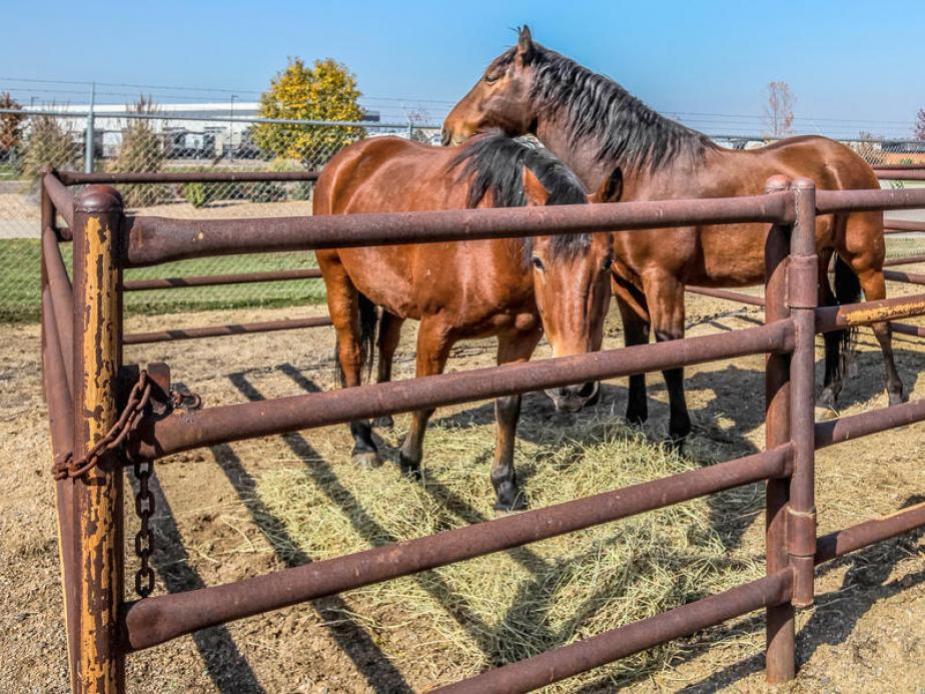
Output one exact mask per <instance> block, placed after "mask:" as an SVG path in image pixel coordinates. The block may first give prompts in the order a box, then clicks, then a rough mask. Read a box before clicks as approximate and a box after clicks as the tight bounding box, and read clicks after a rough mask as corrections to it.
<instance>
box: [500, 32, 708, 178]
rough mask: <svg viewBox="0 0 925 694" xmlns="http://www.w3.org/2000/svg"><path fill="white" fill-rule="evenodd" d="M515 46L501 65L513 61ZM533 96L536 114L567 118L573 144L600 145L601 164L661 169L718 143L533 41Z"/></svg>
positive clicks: (695, 157)
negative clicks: (678, 159) (582, 141)
mask: <svg viewBox="0 0 925 694" xmlns="http://www.w3.org/2000/svg"><path fill="white" fill-rule="evenodd" d="M515 53H516V49H515V48H511V49H510V50H508V51H507V52H506V53H504V54H503V55H501V56H500V57H499V58H498V59H497V61H496V65H498V66H500V64H502V63H508V64H509V63H510V62H511V61H513V60H514V56H515ZM528 60H529V64H530V65H532V66H533V67H534V70H535V72H534V78H533V84H532V86H531V94H530V96H531V98H532V99H533V102H534V105H535V108H536V109H537V112H540V113H544V112H545V113H546V114H548V115H552V116H555V115H562V114H563V113H564V114H565V115H566V117H565V118H562V119H561V122H562V125H563V126H564V127H565V128H567V129H568V137H569V139H570V140H571V144H573V145H575V144H577V143H578V141H580V140H590V141H592V142H596V143H597V144H598V147H599V149H598V152H597V157H598V159H599V160H605V159H606V160H612V161H614V162H616V164H618V165H619V166H620V167H621V168H622V169H623V170H624V171H627V170H633V169H641V168H648V169H649V171H653V172H654V171H657V170H659V169H660V168H662V167H664V166H665V165H666V164H668V163H669V162H671V161H672V160H674V159H676V158H678V157H684V156H686V157H688V158H689V159H690V160H691V161H694V162H696V161H697V160H699V159H700V158H701V157H702V156H703V153H704V152H705V151H706V150H707V149H712V148H714V147H715V145H714V144H713V143H712V142H711V141H710V139H709V138H708V137H707V136H706V135H704V134H703V133H699V132H697V131H696V130H692V129H691V128H688V127H687V126H684V125H681V124H680V123H678V122H676V121H673V120H671V119H670V118H666V117H665V116H662V115H661V114H659V113H657V112H656V111H654V110H652V109H651V108H649V107H648V106H646V105H645V104H644V103H643V102H642V101H640V100H639V99H637V98H636V97H634V96H633V95H632V94H630V93H629V92H628V91H626V90H625V89H624V88H623V87H621V86H620V85H619V84H617V83H616V82H614V81H613V80H612V79H610V78H609V77H605V76H604V75H599V74H597V73H595V72H592V71H591V70H589V69H588V68H586V67H584V66H582V65H579V64H578V63H576V62H575V61H574V60H571V59H569V58H566V57H565V56H563V55H560V54H559V53H556V52H555V51H553V50H550V49H548V48H545V47H543V46H541V45H540V44H538V43H533V45H532V50H531V51H530V53H529V57H528Z"/></svg>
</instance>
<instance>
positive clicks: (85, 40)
mask: <svg viewBox="0 0 925 694" xmlns="http://www.w3.org/2000/svg"><path fill="white" fill-rule="evenodd" d="M16 4H17V7H16V9H15V11H13V12H6V13H4V24H5V26H4V31H3V35H4V38H3V41H0V89H5V88H15V89H19V90H20V91H18V92H16V94H17V95H19V96H26V98H27V100H28V96H29V95H30V92H29V90H30V89H31V90H33V92H34V90H37V89H40V88H43V87H42V85H39V84H35V83H33V84H28V83H21V82H13V81H10V79H9V78H32V79H50V80H90V79H92V80H97V81H100V82H113V83H130V84H146V85H165V86H169V87H192V88H197V89H198V90H199V91H197V89H193V90H190V91H186V90H180V89H174V90H172V91H166V90H162V93H163V94H164V95H165V98H167V99H172V100H174V101H177V100H180V98H181V97H185V96H186V95H190V96H192V97H195V98H197V99H199V98H201V97H202V96H205V95H207V93H206V92H204V91H201V90H203V89H205V88H226V89H231V90H234V91H235V92H236V93H239V97H240V98H241V99H242V100H249V99H254V98H256V92H258V91H259V90H261V89H263V88H264V87H265V86H266V84H267V83H268V81H269V80H270V78H271V77H272V76H273V75H274V74H275V73H276V72H277V71H278V70H280V69H281V68H282V67H284V66H285V64H286V59H287V57H288V56H291V55H299V56H302V57H304V58H306V59H313V58H316V57H327V56H330V57H333V58H336V59H337V60H340V61H342V62H344V63H346V64H347V65H348V66H349V67H350V68H351V69H352V70H353V71H354V72H355V73H356V75H357V77H358V80H359V85H360V88H361V89H362V91H363V92H364V94H366V95H367V96H368V97H370V102H369V103H370V104H371V105H372V106H374V107H376V108H379V109H381V110H382V111H383V113H384V114H388V115H391V114H395V115H400V113H401V112H402V110H403V109H408V108H418V109H424V110H426V111H427V112H428V114H429V115H431V116H432V117H433V118H439V117H440V116H442V115H443V114H444V113H445V111H446V109H447V107H448V102H452V101H454V100H455V99H457V98H458V97H460V96H461V95H462V94H464V93H465V91H466V90H467V89H468V88H469V86H470V85H471V84H472V83H473V81H474V80H475V79H476V78H477V77H478V76H479V74H480V73H481V71H482V69H483V68H484V66H485V65H486V64H487V62H488V61H489V60H490V59H491V58H492V57H494V56H495V55H496V54H498V53H499V52H500V51H502V50H503V49H504V48H505V47H506V46H508V45H510V44H511V43H512V42H513V40H514V34H513V33H512V31H511V29H512V28H513V27H515V26H516V25H519V24H522V23H524V22H526V23H529V25H530V26H531V28H532V29H533V32H534V37H535V38H536V39H537V40H538V41H540V42H541V43H544V44H545V45H547V46H549V47H551V48H555V49H556V50H558V51H560V52H562V53H565V54H566V55H569V56H571V57H572V58H574V59H576V60H578V61H579V62H581V63H583V64H585V65H587V66H588V67H591V68H592V69H594V70H596V71H599V72H603V73H605V74H607V75H609V76H611V77H613V78H614V79H616V80H617V81H618V82H620V83H621V84H623V85H624V86H625V87H626V88H628V89H629V90H630V91H631V92H633V93H634V94H636V95H637V96H639V97H641V98H642V99H644V100H645V101H646V102H648V103H649V104H650V105H652V106H653V107H655V108H657V109H659V110H662V111H666V112H672V113H681V114H682V119H683V120H685V121H686V122H688V123H689V124H691V125H693V126H695V127H700V128H701V129H705V130H708V131H711V132H717V131H718V130H721V129H722V126H723V125H724V124H726V123H728V124H730V125H732V124H737V128H736V129H737V130H739V131H741V130H742V127H741V126H742V125H743V124H746V125H747V124H748V123H750V122H755V123H756V124H757V123H759V121H758V120H757V117H759V116H760V115H761V113H762V107H763V103H764V93H765V85H766V84H767V82H768V81H770V80H785V81H787V82H789V83H790V85H791V87H792V89H793V91H794V93H795V94H796V95H797V98H798V101H797V104H796V108H795V111H796V114H797V116H798V117H801V118H803V119H804V120H801V121H800V125H801V129H802V130H823V131H830V132H837V133H838V134H844V135H849V134H854V133H856V132H857V131H858V130H861V129H864V130H874V131H877V132H879V133H889V134H896V133H900V132H905V131H908V127H909V125H907V124H911V121H912V118H913V115H914V113H915V111H916V110H917V109H918V108H919V107H921V106H923V105H925V88H923V87H925V71H923V70H922V65H925V41H923V30H925V3H922V2H904V1H899V0H894V1H893V2H891V3H889V4H887V5H882V6H881V5H876V4H875V3H871V2H869V0H868V1H867V2H860V1H854V0H848V1H846V0H842V1H840V2H835V1H831V2H830V1H824V0H818V1H816V2H797V1H795V0H791V1H787V0H782V1H781V0H779V1H778V2H775V3H766V2H760V3H759V2H747V1H745V2H743V1H742V0H739V1H738V2H733V1H727V0H716V1H712V2H706V1H702V2H695V1H690V0H689V1H688V2H682V1H680V0H662V1H661V2H639V1H638V0H632V1H623V0H609V1H606V2H577V1H575V0H571V1H568V0H560V1H559V2H555V3H552V2H537V1H536V0H534V1H533V2H521V1H514V2H502V1H499V0H495V1H494V2H482V1H480V0H468V2H454V3H445V2H434V1H433V0H429V1H428V2H398V1H397V0H393V1H392V2H382V1H381V0H379V1H377V2H364V1H362V0H351V1H350V2H337V3H333V2H273V1H272V0H267V1H264V2H236V1H229V0H226V1H225V2H216V1H212V0H210V1H206V2H194V3H191V2H177V1H175V0H161V1H159V2H157V3H147V2H125V1H123V2H118V3H115V2H108V3H107V2H93V1H90V2H80V3H77V4H75V3H73V2H69V3H63V2H54V1H46V2H41V3H40V2H31V3H21V4H20V3H16ZM52 18H57V19H52ZM44 89H46V90H48V91H46V92H44V94H45V95H46V96H51V95H52V94H55V95H56V96H55V99H56V100H57V101H70V102H72V103H77V102H81V101H83V100H84V98H83V97H82V96H81V91H82V90H83V89H84V88H83V87H81V86H79V85H72V86H70V87H69V86H68V85H63V84H55V85H46V86H45V87H44ZM51 90H56V91H51ZM100 91H101V92H103V93H104V94H105V95H106V96H103V97H102V100H105V101H111V102H119V103H123V102H125V101H126V100H127V99H126V98H125V97H124V96H123V92H125V93H129V92H132V91H135V90H134V89H133V88H127V87H119V88H116V87H109V88H108V89H107V88H104V87H101V88H100ZM72 92H73V93H72ZM212 95H213V96H217V95H218V93H217V92H216V93H212ZM392 99H396V100H395V101H392ZM695 114H722V116H719V115H717V116H713V115H711V116H701V115H695ZM730 116H737V117H738V116H746V117H747V118H731V117H730ZM749 118H750V119H751V120H749ZM758 129H760V128H759V127H756V130H758Z"/></svg>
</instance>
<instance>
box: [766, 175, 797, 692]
mask: <svg viewBox="0 0 925 694" xmlns="http://www.w3.org/2000/svg"><path fill="white" fill-rule="evenodd" d="M789 186H790V181H789V179H787V178H786V177H785V176H774V177H773V178H771V179H770V180H768V183H767V185H766V188H765V190H766V191H767V192H768V193H775V192H780V191H784V190H787V188H789ZM789 248H790V227H789V226H786V225H781V224H774V225H772V226H771V227H770V229H769V230H768V235H767V239H766V241H765V250H764V262H765V322H766V323H770V322H772V321H776V320H784V319H786V318H788V317H789V316H790V310H789V308H788V306H787V268H788V266H789V260H788V253H789ZM790 360H791V357H790V354H788V353H786V352H780V353H772V354H769V355H768V357H767V362H766V365H765V446H766V448H773V447H775V446H781V445H783V444H786V443H787V442H788V441H790ZM789 500H790V481H789V479H788V478H776V479H769V480H768V482H767V488H766V493H765V546H766V570H767V573H768V575H771V574H775V573H777V572H778V571H781V570H783V569H785V568H786V567H787V565H788V564H789V555H788V552H787V508H788V503H789ZM766 624H767V647H766V664H765V667H766V675H767V679H768V682H770V683H771V684H777V683H780V682H785V681H787V680H789V679H792V678H793V676H794V674H795V672H796V669H795V659H794V648H795V638H794V637H795V626H794V610H793V605H792V604H790V603H789V602H787V603H785V604H783V605H774V606H771V607H769V608H768V609H767V611H766Z"/></svg>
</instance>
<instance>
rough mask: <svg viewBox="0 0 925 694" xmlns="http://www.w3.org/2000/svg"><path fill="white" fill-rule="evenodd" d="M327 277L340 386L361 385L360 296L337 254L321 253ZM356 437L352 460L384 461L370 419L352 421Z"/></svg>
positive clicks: (320, 261)
mask: <svg viewBox="0 0 925 694" xmlns="http://www.w3.org/2000/svg"><path fill="white" fill-rule="evenodd" d="M318 264H319V266H320V267H321V271H322V274H323V276H324V283H325V289H326V295H327V302H328V313H329V314H330V316H331V323H333V325H334V331H335V333H336V335H337V347H336V353H335V358H336V361H337V368H338V377H339V380H340V385H341V387H344V388H352V387H354V386H358V385H360V382H361V380H362V373H363V367H364V359H363V357H364V350H363V344H362V338H361V334H360V333H361V330H360V325H359V323H360V321H359V315H360V295H359V292H357V290H356V287H355V286H354V285H353V282H351V280H350V277H349V276H348V275H347V272H346V270H345V269H344V267H343V265H341V263H340V261H339V259H337V258H336V257H335V256H329V255H322V254H320V253H319V254H318ZM350 434H351V436H352V437H353V444H354V445H353V451H352V454H351V455H352V457H353V462H354V463H356V464H357V465H358V466H360V467H378V466H380V465H381V464H382V459H381V458H380V457H379V451H378V449H377V448H376V442H375V441H374V440H373V434H372V427H371V426H370V423H369V421H368V420H356V421H353V422H350Z"/></svg>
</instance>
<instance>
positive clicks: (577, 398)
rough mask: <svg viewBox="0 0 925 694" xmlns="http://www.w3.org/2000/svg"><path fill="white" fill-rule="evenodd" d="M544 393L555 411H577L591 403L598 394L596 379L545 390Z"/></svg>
mask: <svg viewBox="0 0 925 694" xmlns="http://www.w3.org/2000/svg"><path fill="white" fill-rule="evenodd" d="M546 395H548V396H549V398H550V400H552V401H553V404H555V406H556V411H557V412H578V411H579V410H581V408H582V407H584V406H585V405H589V404H590V405H593V404H594V403H596V402H597V400H598V397H599V395H600V384H599V383H598V382H597V381H594V382H592V383H583V384H581V385H577V386H563V387H561V388H552V389H550V390H547V391H546Z"/></svg>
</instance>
